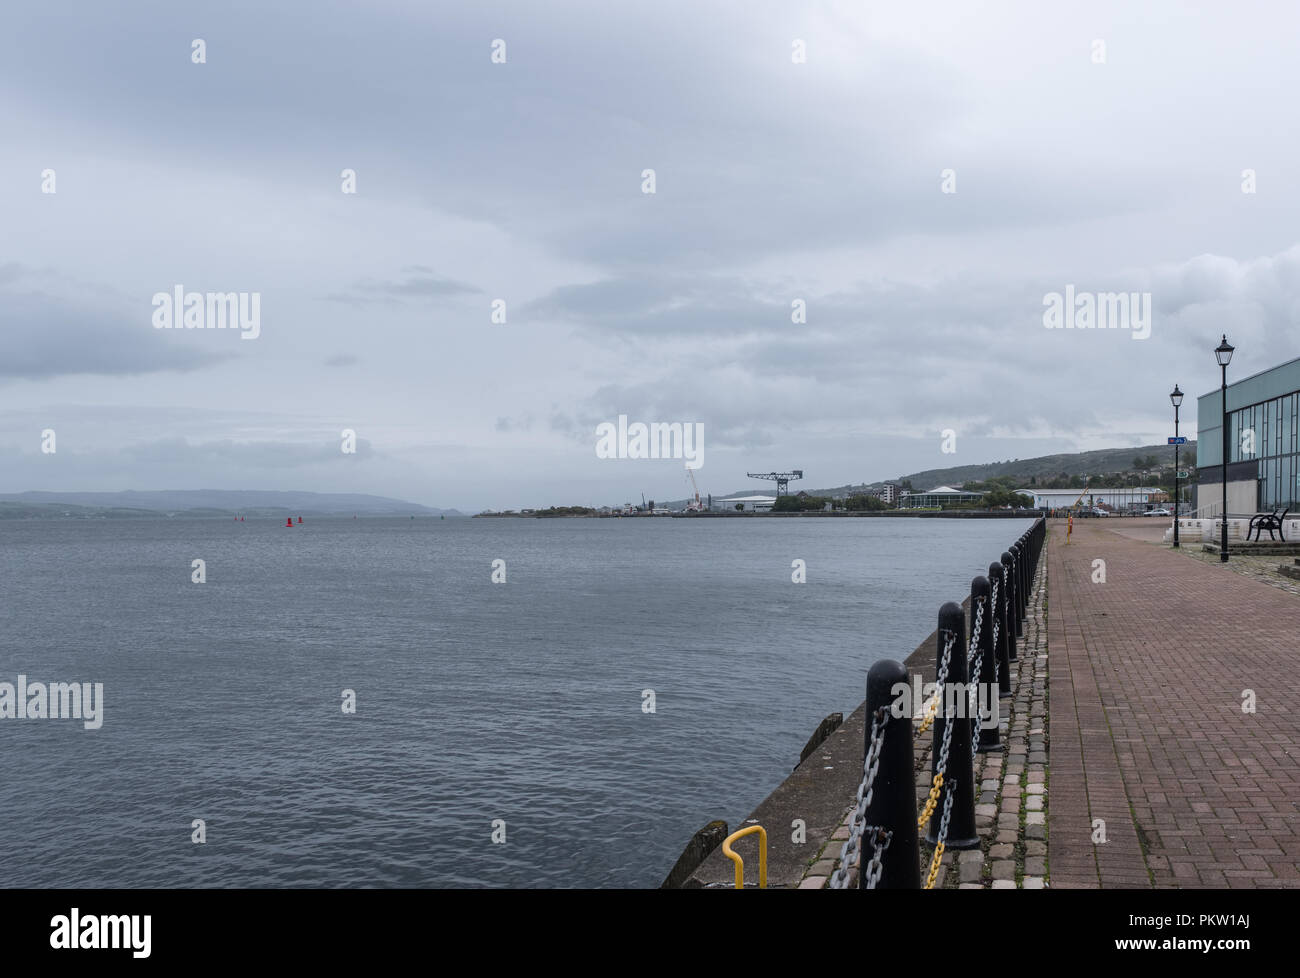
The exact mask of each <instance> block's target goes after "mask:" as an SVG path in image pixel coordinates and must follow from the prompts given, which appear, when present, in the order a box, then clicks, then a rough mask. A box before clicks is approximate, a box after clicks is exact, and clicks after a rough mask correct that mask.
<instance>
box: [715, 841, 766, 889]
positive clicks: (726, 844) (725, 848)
mask: <svg viewBox="0 0 1300 978" xmlns="http://www.w3.org/2000/svg"><path fill="white" fill-rule="evenodd" d="M755 832H757V833H758V888H759V889H760V890H766V889H767V830H766V829H764V828H763V826H761V825H751V826H750V827H749V828H747V829H741V830H740V831H739V832H732V833H731V835H729V836H727V837H726V838H725V839H723V840H722V854H723V855H724V856H726V857H727V858H728V859H730V860H731V861H732V862H733V863H735V864H736V889H738V890H743V889H744V888H745V862H744V860H743V859H741V858H740V856H739V855H737V854H736V853H734V852H732V851H731V843H733V842H734V841H735V840H737V839H739V838H740V837H741V836H746V835H753V834H754V833H755Z"/></svg>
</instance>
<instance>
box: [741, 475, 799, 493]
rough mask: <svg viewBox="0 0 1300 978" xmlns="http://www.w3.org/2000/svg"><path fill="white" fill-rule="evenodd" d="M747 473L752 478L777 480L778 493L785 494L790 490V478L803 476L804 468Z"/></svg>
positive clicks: (769, 480)
mask: <svg viewBox="0 0 1300 978" xmlns="http://www.w3.org/2000/svg"><path fill="white" fill-rule="evenodd" d="M745 475H746V476H748V477H749V478H751V479H766V480H767V481H768V482H775V483H776V494H777V495H778V496H784V495H785V494H786V493H787V492H789V491H790V480H792V479H802V478H803V469H795V470H794V471H793V472H746V473H745Z"/></svg>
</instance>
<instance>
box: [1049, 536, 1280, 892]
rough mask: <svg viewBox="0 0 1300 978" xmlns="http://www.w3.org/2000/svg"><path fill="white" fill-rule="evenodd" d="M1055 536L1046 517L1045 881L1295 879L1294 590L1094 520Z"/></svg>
mask: <svg viewBox="0 0 1300 978" xmlns="http://www.w3.org/2000/svg"><path fill="white" fill-rule="evenodd" d="M1064 541H1065V523H1064V521H1057V520H1053V521H1051V523H1050V524H1049V541H1048V546H1047V561H1048V568H1047V569H1048V582H1047V583H1048V610H1047V618H1048V626H1047V630H1048V650H1049V659H1050V663H1051V668H1050V672H1049V676H1050V680H1049V698H1050V703H1051V708H1050V711H1049V712H1050V716H1049V739H1050V742H1051V753H1050V758H1049V760H1050V774H1049V780H1050V785H1051V796H1052V800H1051V805H1050V807H1049V813H1048V862H1049V865H1050V870H1051V881H1052V885H1053V886H1054V887H1057V888H1062V887H1093V888H1095V887H1098V886H1102V887H1150V886H1158V887H1300V680H1298V679H1297V675H1298V673H1300V597H1297V596H1296V595H1294V594H1291V593H1288V592H1286V591H1284V590H1281V589H1279V588H1275V587H1270V586H1269V585H1268V584H1266V583H1263V582H1262V581H1260V580H1258V579H1254V578H1251V577H1248V576H1245V575H1243V574H1238V573H1235V572H1234V571H1233V570H1231V569H1229V568H1228V567H1224V566H1220V565H1217V564H1214V563H1209V562H1205V561H1201V560H1195V559H1192V558H1190V557H1188V556H1186V555H1183V554H1180V553H1175V552H1174V551H1171V550H1169V549H1166V548H1164V547H1162V546H1158V545H1154V544H1151V543H1146V542H1142V541H1140V540H1136V539H1132V538H1131V537H1126V536H1124V535H1122V534H1120V533H1117V532H1114V531H1112V530H1109V529H1107V528H1106V523H1105V521H1103V520H1080V521H1078V522H1076V523H1075V530H1074V535H1073V538H1072V542H1071V544H1070V545H1069V546H1068V547H1066V546H1063V544H1064ZM1190 542H1192V543H1193V544H1194V545H1199V541H1190ZM1096 559H1101V560H1104V561H1105V583H1094V573H1095V571H1094V565H1093V561H1094V560H1096ZM1246 690H1253V691H1254V694H1255V697H1256V701H1257V702H1256V710H1257V712H1255V713H1253V714H1251V713H1244V712H1243V711H1242V703H1243V696H1244V695H1245V691H1246ZM1096 819H1102V820H1104V821H1105V835H1106V841H1105V843H1103V844H1094V843H1093V841H1092V835H1093V832H1094V828H1093V823H1094V820H1096Z"/></svg>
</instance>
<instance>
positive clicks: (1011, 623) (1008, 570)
mask: <svg viewBox="0 0 1300 978" xmlns="http://www.w3.org/2000/svg"><path fill="white" fill-rule="evenodd" d="M1014 563H1015V558H1014V557H1012V556H1011V551H1010V550H1004V551H1002V567H1003V573H1002V585H1003V587H1005V588H1006V591H1007V602H1006V606H1005V607H1006V614H1005V615H1004V616H1003V619H1002V629H1003V631H1005V632H1006V634H1007V658H1008V659H1009V660H1010V661H1012V662H1015V661H1016V575H1015V573H1014V572H1013V565H1014Z"/></svg>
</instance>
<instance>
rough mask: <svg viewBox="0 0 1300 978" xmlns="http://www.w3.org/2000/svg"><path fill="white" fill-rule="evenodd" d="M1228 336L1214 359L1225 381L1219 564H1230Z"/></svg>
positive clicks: (1221, 389) (1222, 392)
mask: <svg viewBox="0 0 1300 978" xmlns="http://www.w3.org/2000/svg"><path fill="white" fill-rule="evenodd" d="M1235 349H1236V347H1234V346H1233V345H1232V344H1231V343H1229V342H1228V334H1227V333H1224V334H1223V342H1222V343H1220V344H1219V345H1218V346H1216V347H1215V348H1214V359H1215V360H1217V361H1219V367H1220V369H1222V371H1223V379H1222V382H1221V383H1220V385H1219V399H1220V401H1221V402H1222V407H1223V536H1222V537H1221V538H1220V542H1219V563H1221V564H1226V563H1227V562H1228V364H1230V363H1232V351H1233V350H1235Z"/></svg>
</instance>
